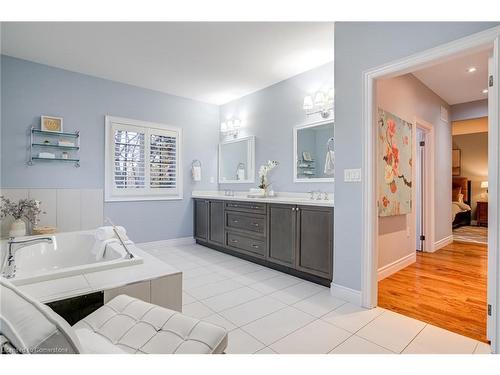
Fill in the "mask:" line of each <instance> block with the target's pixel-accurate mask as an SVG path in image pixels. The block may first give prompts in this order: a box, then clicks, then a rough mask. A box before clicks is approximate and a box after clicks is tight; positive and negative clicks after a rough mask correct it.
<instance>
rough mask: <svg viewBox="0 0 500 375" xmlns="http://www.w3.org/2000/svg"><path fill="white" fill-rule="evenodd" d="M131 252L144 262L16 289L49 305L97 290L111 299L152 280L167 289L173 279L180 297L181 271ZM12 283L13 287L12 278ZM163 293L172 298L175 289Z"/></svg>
mask: <svg viewBox="0 0 500 375" xmlns="http://www.w3.org/2000/svg"><path fill="white" fill-rule="evenodd" d="M133 253H135V254H137V255H138V256H140V257H141V258H142V259H143V263H141V264H135V265H132V266H129V267H119V268H113V269H107V270H103V271H96V272H89V273H83V274H80V275H74V276H68V277H61V278H56V279H52V280H47V281H40V282H35V283H32V284H25V285H21V286H19V289H21V290H22V291H23V292H25V293H27V294H29V295H31V296H32V297H34V298H35V299H37V300H39V301H40V302H42V303H49V302H54V301H59V300H62V299H66V298H71V297H77V296H81V295H85V294H89V293H94V292H98V291H104V292H105V296H106V294H108V295H109V296H114V295H116V294H117V293H119V292H120V291H121V292H124V290H125V288H127V287H128V288H130V290H132V293H131V294H134V293H139V292H140V290H139V287H140V285H141V283H144V282H147V281H152V280H153V281H155V282H158V283H160V284H161V285H162V287H163V288H167V287H168V286H167V285H166V280H167V281H168V280H172V282H171V283H170V284H172V288H174V289H179V295H180V296H181V294H182V272H181V271H180V270H178V269H176V268H174V267H172V266H170V265H168V264H167V263H164V262H162V261H161V260H159V259H157V258H155V257H154V256H152V255H151V254H149V253H147V252H145V251H143V250H141V249H139V248H134V249H133ZM169 278H170V279H169ZM12 282H13V283H14V284H15V279H14V280H12ZM131 284H134V285H131ZM127 294H129V293H127ZM165 294H169V295H172V294H174V295H175V294H176V290H173V291H172V290H170V291H168V293H165ZM181 298H182V297H180V298H179V299H181ZM174 299H176V298H175V297H174ZM177 304H180V305H182V301H180V300H179V301H175V302H174V305H177Z"/></svg>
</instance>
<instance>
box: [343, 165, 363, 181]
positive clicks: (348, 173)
mask: <svg viewBox="0 0 500 375" xmlns="http://www.w3.org/2000/svg"><path fill="white" fill-rule="evenodd" d="M344 182H361V169H360V168H356V169H344Z"/></svg>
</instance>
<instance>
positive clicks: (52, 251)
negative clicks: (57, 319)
mask: <svg viewBox="0 0 500 375" xmlns="http://www.w3.org/2000/svg"><path fill="white" fill-rule="evenodd" d="M38 237H51V238H52V243H51V244H50V243H38V244H33V245H28V246H25V247H22V248H17V247H16V245H14V246H15V247H14V249H15V251H14V258H15V262H16V274H15V277H14V278H12V279H10V281H11V282H13V283H14V284H16V285H25V284H31V283H34V282H38V281H45V280H51V279H57V278H60V277H67V276H73V275H80V274H84V273H90V272H95V271H103V270H106V269H111V268H117V267H129V266H133V265H135V264H140V263H142V262H143V260H142V258H140V257H138V256H136V255H135V254H134V251H133V248H134V247H133V246H128V248H129V249H130V250H131V252H132V254H134V258H132V259H125V257H124V254H125V253H124V251H123V250H122V248H121V245H120V244H119V243H112V244H109V245H108V246H107V248H106V251H105V253H104V257H103V258H102V259H99V260H97V259H96V255H95V253H93V252H92V249H93V247H94V244H95V242H96V240H95V237H94V231H78V232H66V233H58V234H53V235H45V236H43V235H42V236H30V237H23V238H22V239H26V238H38ZM19 239H21V238H19ZM7 249H8V244H7V241H6V240H4V241H2V242H1V254H2V257H1V259H2V260H3V259H4V256H5V255H6V254H7Z"/></svg>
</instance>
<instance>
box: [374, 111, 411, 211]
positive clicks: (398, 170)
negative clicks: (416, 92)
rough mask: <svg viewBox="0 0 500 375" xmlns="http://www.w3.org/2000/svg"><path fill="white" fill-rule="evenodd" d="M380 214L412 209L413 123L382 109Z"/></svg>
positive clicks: (379, 131) (380, 116) (379, 158)
mask: <svg viewBox="0 0 500 375" xmlns="http://www.w3.org/2000/svg"><path fill="white" fill-rule="evenodd" d="M377 126H378V160H377V165H378V215H379V216H395V215H404V214H408V213H410V212H411V193H412V191H411V189H412V180H411V179H412V173H411V172H412V127H413V125H412V124H411V123H409V122H406V121H404V120H403V119H401V118H399V117H397V116H395V115H393V114H392V113H389V112H386V111H384V110H383V109H380V108H379V110H378V122H377Z"/></svg>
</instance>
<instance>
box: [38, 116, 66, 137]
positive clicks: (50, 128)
mask: <svg viewBox="0 0 500 375" xmlns="http://www.w3.org/2000/svg"><path fill="white" fill-rule="evenodd" d="M40 129H41V130H42V131H45V132H54V133H62V131H63V119H62V117H52V116H41V124H40Z"/></svg>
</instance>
